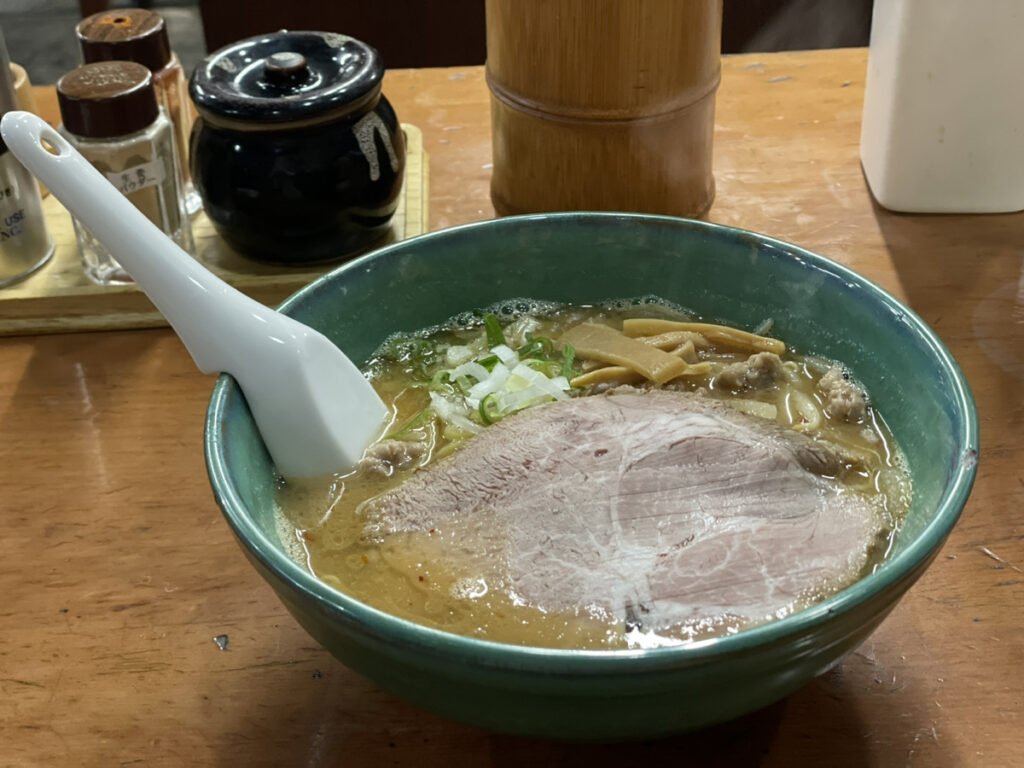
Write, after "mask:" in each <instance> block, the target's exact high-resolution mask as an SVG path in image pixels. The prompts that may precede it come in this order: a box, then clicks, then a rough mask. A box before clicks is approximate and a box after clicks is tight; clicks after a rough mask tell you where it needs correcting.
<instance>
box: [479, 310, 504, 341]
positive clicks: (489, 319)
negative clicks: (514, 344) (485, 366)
mask: <svg viewBox="0 0 1024 768" xmlns="http://www.w3.org/2000/svg"><path fill="white" fill-rule="evenodd" d="M484 330H485V331H486V332H487V346H488V347H496V346H498V345H499V344H504V343H505V334H504V333H503V332H502V330H501V323H500V322H499V321H498V318H497V317H495V316H494V315H492V314H491V313H490V312H484Z"/></svg>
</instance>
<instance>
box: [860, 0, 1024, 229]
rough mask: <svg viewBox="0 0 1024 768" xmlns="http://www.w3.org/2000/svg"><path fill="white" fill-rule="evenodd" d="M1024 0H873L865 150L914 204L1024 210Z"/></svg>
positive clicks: (886, 196) (899, 197) (878, 180)
mask: <svg viewBox="0 0 1024 768" xmlns="http://www.w3.org/2000/svg"><path fill="white" fill-rule="evenodd" d="M1022 28H1024V3H1022V2H1021V1H1020V0H975V2H970V3H968V2H953V0H947V1H946V2H937V0H876V2H875V5H874V14H873V16H872V20H871V48H870V52H869V54H868V70H867V80H866V83H865V89H864V118H863V120H862V122H861V139H860V156H861V162H862V164H863V166H864V176H865V178H866V179H867V182H868V186H869V187H870V188H871V192H872V194H873V195H874V197H875V199H876V200H877V201H878V203H879V204H880V205H882V206H884V207H885V208H888V209H890V210H893V211H900V212H907V213H1008V212H1011V211H1020V210H1024V98H1022V97H1021V95H1020V73H1021V70H1022V69H1024V46H1022V45H1021V44H1020V32H1021V29H1022Z"/></svg>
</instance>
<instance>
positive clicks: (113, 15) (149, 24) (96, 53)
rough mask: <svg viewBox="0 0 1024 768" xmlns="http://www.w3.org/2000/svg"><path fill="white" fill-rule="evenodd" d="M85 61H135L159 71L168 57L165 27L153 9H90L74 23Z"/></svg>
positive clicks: (168, 45) (169, 52)
mask: <svg viewBox="0 0 1024 768" xmlns="http://www.w3.org/2000/svg"><path fill="white" fill-rule="evenodd" d="M75 34H76V35H77V36H78V45H79V47H80V48H81V49H82V58H83V59H84V60H85V62H86V63H91V62H94V61H136V62H138V63H139V64H142V65H143V66H145V67H148V68H149V69H150V70H151V71H153V72H159V71H160V70H161V69H163V68H164V67H166V66H167V64H168V63H169V62H170V60H171V44H170V42H169V41H168V39H167V27H166V25H165V24H164V20H163V17H161V16H160V14H159V13H157V12H156V11H147V10H143V9H142V8H124V9H121V10H113V11H102V12H100V13H94V14H93V15H92V16H88V17H86V18H84V19H82V20H81V21H80V22H78V26H76V27H75Z"/></svg>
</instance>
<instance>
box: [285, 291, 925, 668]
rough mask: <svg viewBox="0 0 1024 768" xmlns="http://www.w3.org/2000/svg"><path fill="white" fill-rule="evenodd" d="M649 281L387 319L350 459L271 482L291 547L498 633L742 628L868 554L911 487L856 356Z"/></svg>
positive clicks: (353, 585) (647, 637) (450, 627)
mask: <svg viewBox="0 0 1024 768" xmlns="http://www.w3.org/2000/svg"><path fill="white" fill-rule="evenodd" d="M770 334H771V323H770V321H768V322H765V323H763V324H762V325H761V326H760V327H758V328H754V329H750V330H745V329H739V328H732V327H729V326H723V325H718V324H714V323H709V322H704V321H702V320H694V319H692V316H690V315H688V314H687V313H686V312H684V311H683V310H681V309H679V308H677V307H673V306H671V305H669V304H667V303H665V302H661V301H660V300H655V299H643V300H631V301H620V302H614V303H610V304H605V305H598V306H568V305H553V304H545V303H539V302H533V301H511V302H506V303H504V304H502V305H499V306H496V307H491V308H490V309H489V310H485V311H480V312H476V313H467V314H465V315H462V316H459V317H456V318H454V319H452V320H451V321H450V322H449V323H446V324H445V325H443V326H438V327H434V328H428V329H423V330H420V331H417V332H414V333H404V334H397V335H395V336H393V337H391V338H389V339H388V340H387V341H386V342H385V343H384V344H383V345H382V346H381V347H380V349H379V350H378V351H377V352H376V354H375V355H374V356H373V357H372V359H371V360H370V361H369V363H368V364H367V366H366V368H365V373H366V375H367V376H368V378H369V379H370V381H371V382H372V383H373V386H374V387H375V389H376V390H377V392H378V394H379V395H380V396H381V398H382V399H383V400H384V401H385V403H387V404H388V406H389V408H390V412H391V418H390V423H389V425H388V427H387V429H386V432H385V434H384V436H383V437H382V439H381V440H380V441H378V442H377V443H376V444H375V445H373V446H371V447H370V448H369V449H368V450H367V452H366V455H365V457H364V458H363V460H362V461H361V462H360V464H359V466H358V468H356V469H355V470H354V471H352V472H350V473H348V474H345V475H339V476H336V477H330V478H324V479H322V480H320V481H314V482H308V483H303V484H296V483H284V482H283V481H282V483H281V484H280V487H279V490H278V496H277V499H278V504H279V513H280V514H279V521H278V522H279V527H280V532H281V538H282V540H283V541H287V542H290V543H291V545H292V551H293V556H294V557H295V558H296V559H297V560H299V561H300V562H302V563H303V564H304V565H305V566H307V567H308V568H309V569H310V570H311V571H312V572H313V573H314V574H315V575H316V576H317V577H319V578H320V579H321V580H323V581H324V582H326V583H327V584H328V585H330V586H332V587H334V588H335V589H337V590H339V591H341V592H344V593H346V594H348V595H351V596H352V597H354V598H356V599H358V600H360V601H362V602H364V603H367V604H368V605H371V606H374V607H376V608H378V609H380V610H382V611H385V612H387V613H390V614H393V615H395V616H399V617H403V618H406V619H409V620H411V621H413V622H416V623H419V624H422V625H425V626H428V627H434V628H437V629H441V630H445V631H449V632H453V633H457V634H463V635H467V636H471V637H476V638H481V639H487V640H493V641H498V642H505V643H514V644H522V645H533V646H543V647H556V648H588V649H618V648H636V647H652V646H660V645H673V644H680V643H687V642H691V641H693V640H695V639H702V638H707V637H714V636H717V635H723V634H731V633H734V632H737V631H739V630H740V629H743V628H744V627H747V626H752V625H755V624H758V623H762V622H765V621H771V620H773V619H777V618H781V617H783V616H785V615H788V614H790V613H793V612H795V611H798V610H801V609H802V608H804V607H806V606H808V605H810V604H813V603H814V602H817V601H820V600H822V599H824V598H826V597H828V596H830V595H832V594H834V593H835V592H836V591H838V590H840V589H842V588H844V587H846V586H848V585H849V584H850V583H852V582H853V581H855V580H856V579H858V578H861V577H863V576H864V575H865V574H867V573H869V572H870V571H871V570H872V569H873V568H876V567H877V566H878V565H879V563H881V562H882V560H883V559H884V557H885V556H886V554H887V552H888V550H889V547H890V545H891V543H892V538H893V536H894V535H895V532H896V531H897V530H898V528H899V525H900V522H901V520H902V519H903V517H904V515H905V514H906V511H907V509H908V507H909V504H910V498H911V486H910V481H909V476H908V474H907V472H906V470H905V467H904V464H903V460H902V457H901V454H900V451H899V449H898V447H897V446H896V444H895V443H894V441H893V438H892V436H891V434H890V433H889V430H888V429H887V428H886V425H885V423H884V421H883V420H882V418H881V416H880V415H879V414H878V413H877V412H876V411H875V409H874V408H873V407H872V406H871V403H870V400H869V398H868V394H867V393H866V392H865V391H864V389H863V388H862V387H861V386H860V385H859V384H858V383H857V382H856V381H855V380H854V379H853V378H852V376H851V373H850V372H849V371H847V370H846V369H845V368H844V367H843V366H842V364H840V363H836V362H833V361H829V360H825V359H821V358H818V357H814V356H811V355H802V354H798V353H796V352H795V351H793V350H791V349H789V348H788V347H787V345H786V344H785V340H784V339H777V338H774V337H772V336H771V335H770Z"/></svg>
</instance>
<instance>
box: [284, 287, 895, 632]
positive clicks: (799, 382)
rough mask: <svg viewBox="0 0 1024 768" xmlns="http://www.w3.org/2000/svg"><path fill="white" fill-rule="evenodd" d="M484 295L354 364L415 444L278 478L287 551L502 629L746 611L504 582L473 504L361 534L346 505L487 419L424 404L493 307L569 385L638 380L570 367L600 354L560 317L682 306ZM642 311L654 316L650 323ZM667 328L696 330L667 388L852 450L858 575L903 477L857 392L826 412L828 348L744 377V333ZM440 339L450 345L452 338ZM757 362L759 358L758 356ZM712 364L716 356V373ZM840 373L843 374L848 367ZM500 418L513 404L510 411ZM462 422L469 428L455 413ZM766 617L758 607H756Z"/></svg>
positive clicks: (707, 628) (733, 625) (482, 345)
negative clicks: (570, 593)
mask: <svg viewBox="0 0 1024 768" xmlns="http://www.w3.org/2000/svg"><path fill="white" fill-rule="evenodd" d="M493 310H494V312H495V314H494V315H492V316H490V319H491V323H492V326H491V327H490V328H488V327H486V326H485V325H484V324H482V323H481V320H480V318H479V316H477V315H465V316H461V317H458V318H455V319H454V320H453V321H452V322H451V323H449V324H448V325H446V326H443V327H437V328H432V329H427V330H425V331H422V332H420V333H416V334H407V335H400V336H395V337H392V338H391V339H389V340H388V341H387V342H386V343H385V344H384V345H383V346H382V347H381V349H380V350H378V353H377V354H376V355H375V356H374V357H373V358H372V359H371V361H370V362H369V364H368V365H367V367H366V369H365V371H366V373H367V376H368V377H369V379H370V381H371V382H372V384H373V386H374V388H375V389H376V391H377V392H378V394H379V395H380V397H381V398H382V399H383V400H384V402H385V403H387V404H388V406H389V408H390V410H391V421H390V426H389V428H388V430H387V432H386V434H385V437H386V438H388V439H394V440H398V441H401V442H403V443H410V444H412V445H414V446H415V456H414V458H413V459H412V460H411V462H407V463H408V464H409V465H408V466H402V465H399V466H396V467H394V468H391V469H388V470H386V471H384V472H381V471H379V470H380V467H379V466H378V467H377V468H376V470H377V471H371V469H370V468H368V467H367V466H363V465H361V467H360V468H359V469H357V470H356V471H354V472H351V473H349V474H347V475H340V476H336V477H330V478H324V479H321V480H319V481H313V482H308V483H303V484H296V483H287V484H286V483H284V482H283V481H282V482H281V484H280V487H279V489H278V494H277V502H278V508H279V516H278V524H279V529H280V533H281V538H282V540H283V541H285V542H288V543H289V544H290V545H291V549H292V554H293V556H294V557H295V558H296V559H297V560H299V561H300V562H301V563H303V564H304V565H305V566H306V567H308V568H309V570H310V571H312V573H314V574H315V575H316V576H317V577H319V578H320V579H321V580H322V581H324V582H325V583H326V584H328V585H330V586H331V587H333V588H335V589H337V590H338V591H341V592H344V593H345V594H348V595H350V596H352V597H354V598H356V599H358V600H360V601H361V602H364V603H366V604H368V605H371V606H373V607H375V608H378V609H380V610H382V611H384V612H386V613H389V614H393V615H395V616H399V617H402V618H406V619H409V620H411V621H413V622H416V623H418V624H422V625H425V626H428V627H434V628H437V629H441V630H445V631H448V632H453V633H457V634H461V635H467V636H471V637H476V638H482V639H487V640H494V641H499V642H505V643H513V644H521V645H532V646H542V647H553V648H587V649H616V648H629V647H649V646H652V645H669V644H677V643H685V642H689V641H693V640H695V639H701V638H705V637H713V636H717V635H723V634H730V633H733V632H736V631H738V630H739V629H741V628H743V627H744V626H747V625H749V624H750V623H751V622H750V621H747V620H743V621H740V620H736V619H735V618H734V617H730V616H729V615H728V614H727V613H725V614H723V615H722V616H721V617H719V618H718V619H716V620H714V621H704V622H701V623H699V624H698V625H679V626H673V627H668V628H660V629H658V630H657V631H656V632H654V633H651V632H644V633H640V632H637V631H635V627H631V626H629V625H628V622H627V623H625V624H624V623H623V622H622V621H621V620H619V619H616V618H614V617H611V616H609V615H608V614H607V612H605V611H602V610H599V609H597V608H595V607H594V606H587V605H581V606H578V607H577V608H575V609H573V610H571V611H546V610H543V609H541V608H539V607H537V606H535V605H532V604H530V602H529V601H527V600H524V599H523V598H522V597H521V596H519V595H518V594H517V593H516V591H515V589H514V588H513V587H512V586H511V583H510V581H509V580H508V578H507V577H506V575H505V574H504V573H503V570H502V555H501V553H502V544H501V541H500V540H497V539H496V534H495V533H494V531H496V530H497V528H496V527H495V526H494V524H493V520H491V519H490V518H489V517H488V516H487V515H486V514H482V515H481V516H479V517H475V518H466V519H460V520H458V521H456V522H454V523H452V524H450V525H446V526H444V527H439V528H438V529H436V530H435V529H431V530H430V531H428V532H426V533H425V534H423V535H418V534H411V533H407V534H402V535H393V536H387V537H375V536H373V535H370V534H369V533H368V530H367V520H366V519H365V517H364V515H363V514H362V512H361V509H360V505H361V504H363V502H365V501H367V500H369V499H373V498H375V497H377V496H379V495H380V494H382V493H385V492H387V491H388V490H389V489H391V488H394V487H395V486H397V485H398V484H400V483H402V482H403V480H405V479H406V478H407V477H409V476H410V474H411V473H413V472H417V471H421V470H422V469H423V468H424V467H426V466H428V465H430V464H432V463H433V462H438V461H443V460H444V457H445V456H446V455H448V454H450V453H453V452H455V451H472V450H473V447H472V439H473V431H474V430H476V431H479V430H483V429H487V421H488V420H489V419H488V418H486V416H487V413H486V411H487V408H488V407H489V406H487V403H484V402H483V401H481V406H480V408H478V410H479V414H480V416H483V417H484V418H479V417H478V414H477V413H476V412H471V413H470V416H471V417H472V418H470V419H469V420H470V421H472V422H473V424H472V425H470V424H464V426H466V427H467V429H463V428H460V427H459V426H458V425H453V423H452V422H451V419H453V418H456V417H455V416H451V415H450V414H449V418H448V419H443V418H441V416H439V415H438V409H439V408H440V410H441V411H445V409H446V408H447V407H448V406H446V405H444V402H443V401H441V399H440V398H439V397H438V391H439V390H440V391H442V393H443V391H445V390H446V388H447V390H448V391H449V393H450V391H452V390H454V391H456V394H457V393H458V390H457V388H456V387H455V385H454V384H453V382H452V381H451V380H450V377H448V374H447V373H446V371H452V370H456V371H457V370H458V365H457V363H458V360H459V359H460V357H464V356H465V355H466V354H471V353H472V354H476V359H478V360H483V361H484V363H485V364H486V363H487V360H488V357H483V358H482V357H480V356H481V355H486V354H487V352H488V349H489V348H490V347H491V346H493V344H492V343H491V342H494V341H496V340H497V339H496V337H495V335H494V334H495V328H494V327H493V320H494V318H495V317H496V318H497V320H498V321H499V322H500V325H501V328H500V334H501V338H502V340H503V341H504V342H506V344H507V347H508V348H510V349H518V350H520V351H522V352H523V353H524V354H530V353H528V352H526V351H525V350H528V349H530V350H533V351H534V352H535V353H536V357H535V358H533V359H531V360H527V362H530V363H531V364H532V366H533V367H534V368H536V369H537V370H546V371H547V373H548V374H551V375H552V380H555V379H557V377H555V376H554V374H556V373H559V372H562V373H566V374H569V375H568V376H567V377H566V379H571V380H572V381H573V382H574V383H576V382H578V383H580V384H581V385H580V386H576V387H572V388H571V389H568V390H567V392H566V394H567V395H568V396H569V397H587V396H599V395H600V394H601V392H603V391H604V390H607V389H609V388H614V387H616V386H618V385H620V384H630V385H632V386H638V387H640V388H643V387H646V386H650V384H649V382H648V383H645V382H637V381H636V380H635V379H636V375H635V374H633V373H632V372H629V373H628V374H624V375H622V376H621V379H622V380H621V381H620V380H617V379H616V378H615V376H614V375H609V377H608V380H607V381H602V382H599V383H596V384H591V383H588V382H589V381H590V379H587V378H581V377H585V376H586V375H587V374H593V372H594V371H600V370H606V369H609V368H612V366H610V365H608V364H605V363H601V362H596V361H594V360H587V359H584V358H583V356H579V357H573V356H572V355H571V354H570V353H569V352H568V351H567V350H566V349H565V348H564V345H559V344H558V342H557V340H558V339H559V338H560V337H562V336H563V334H566V332H567V331H569V330H570V329H572V328H575V327H579V326H581V324H584V323H589V324H594V325H603V326H609V327H611V328H613V329H616V330H621V329H622V328H623V325H624V321H631V320H632V321H635V320H636V319H640V318H648V319H656V320H668V321H677V320H685V319H686V318H687V315H686V313H684V312H683V311H681V310H679V309H678V308H675V307H672V306H670V305H667V304H664V303H661V302H659V301H653V300H643V301H635V302H618V303H615V304H611V305H603V306H556V305H549V304H538V303H535V302H512V303H510V304H506V305H503V306H498V307H496V308H493ZM634 324H635V323H634ZM627 325H629V323H627ZM653 325H654V326H655V330H656V326H657V324H656V323H655V324H653ZM760 330H762V332H764V329H760ZM684 333H686V332H684ZM713 335H714V334H711V336H713ZM666 338H667V337H666ZM681 339H682V341H681V343H680V344H679V345H678V346H679V347H683V346H684V345H685V344H686V340H693V339H696V340H697V341H698V344H692V345H691V346H692V349H691V348H690V347H686V348H685V349H682V350H681V351H679V350H677V352H678V354H680V355H681V356H683V357H685V358H688V361H689V362H688V365H689V366H690V368H689V374H688V375H685V376H680V377H678V378H676V379H674V380H672V381H670V382H669V383H668V384H667V385H666V386H667V387H668V388H672V389H683V390H687V391H691V392H694V393H698V394H699V395H700V396H703V397H708V398H711V399H714V400H716V401H720V402H723V403H726V404H728V405H730V406H733V407H735V408H737V409H738V410H741V411H743V412H745V413H747V414H751V415H752V417H753V418H761V419H768V420H774V421H776V422H778V423H779V424H780V425H782V426H784V427H787V428H792V429H796V430H798V431H802V432H804V433H805V434H807V435H809V436H810V437H813V438H814V439H817V440H821V441H823V442H825V443H827V444H830V445H835V446H839V447H840V448H841V449H842V450H843V452H844V455H849V456H854V457H856V463H855V465H853V466H851V467H849V468H848V471H845V472H844V473H843V476H842V478H841V480H842V483H843V484H844V486H845V487H846V489H847V490H848V491H849V493H853V494H862V495H864V496H866V497H870V499H871V502H872V508H873V509H875V510H877V512H878V514H879V515H881V516H882V519H883V528H884V532H885V535H884V538H883V540H881V541H879V542H878V544H877V545H876V546H874V547H873V548H872V550H871V552H870V554H869V556H868V560H867V564H866V566H865V567H864V569H863V570H862V573H861V574H860V575H861V576H863V575H865V574H866V573H869V572H870V571H871V570H872V569H874V568H876V567H878V565H879V564H880V563H881V562H882V560H883V559H884V557H885V556H886V554H887V552H888V549H889V547H890V545H891V542H892V537H893V535H894V534H895V532H896V531H897V529H898V528H899V525H900V522H901V520H902V519H903V517H904V515H905V513H906V511H907V508H908V506H909V503H910V497H911V491H910V481H909V477H908V474H907V472H906V470H905V468H904V464H903V461H902V458H901V454H900V452H899V449H898V447H897V446H896V444H895V443H894V441H893V439H892V436H891V434H890V433H889V431H888V429H887V428H886V426H885V423H884V422H883V421H882V419H881V417H880V416H879V414H878V413H876V412H875V411H874V410H873V409H872V408H871V407H870V405H868V407H867V408H866V409H864V411H863V415H862V416H861V417H859V418H851V419H850V420H846V419H844V418H837V417H835V416H834V415H830V414H829V402H828V396H827V394H826V393H825V392H823V388H822V380H823V378H824V377H826V376H830V377H832V378H833V379H835V378H836V376H837V373H838V372H839V371H840V370H841V369H840V368H837V367H836V366H834V365H833V363H831V362H830V361H826V360H823V359H820V358H815V357H811V356H802V355H799V354H794V353H793V352H792V351H791V350H787V351H786V352H785V353H784V354H782V355H781V356H780V360H781V363H782V368H781V369H779V368H777V369H776V371H775V374H776V375H777V376H778V380H777V381H775V382H774V383H771V384H770V385H767V386H765V385H763V382H761V383H758V381H757V377H758V375H759V374H758V373H757V372H754V373H751V374H748V377H749V378H750V381H751V382H752V383H751V384H750V385H746V384H745V383H744V382H745V381H746V379H743V377H742V375H741V376H740V377H739V378H740V383H739V384H737V382H736V376H735V375H734V374H735V373H736V371H737V370H739V371H740V373H741V374H742V373H743V369H742V367H740V368H736V366H737V365H741V366H742V365H745V364H747V363H748V361H751V360H752V359H753V358H752V356H751V355H752V350H751V349H750V348H737V346H736V345H735V344H734V343H716V342H715V341H714V340H712V339H711V338H709V337H708V336H699V335H698V336H693V337H682V336H678V337H676V338H675V340H676V341H679V340H681ZM538 340H539V341H538ZM552 340H554V341H552ZM669 341H672V339H669ZM700 342H703V343H700ZM666 343H668V342H666ZM450 350H457V354H454V355H453V354H452V353H451V352H450ZM489 357H493V356H489ZM524 359H525V358H524ZM766 359H769V358H766ZM769 362H772V364H774V362H773V361H772V360H771V359H769ZM453 365H455V367H454V368H453ZM462 365H463V367H466V364H465V363H463V364H462ZM545 366H546V368H545ZM730 366H733V368H731V369H730ZM727 371H731V378H730V375H727ZM612 374H614V371H613V372H612ZM601 375H605V374H601ZM842 376H843V380H844V381H846V380H847V379H848V378H849V377H848V374H845V373H843V374H842ZM591 378H593V377H591ZM598 378H600V376H599V377H598ZM727 384H728V385H727ZM850 386H851V387H853V386H855V385H854V384H853V383H852V382H850ZM847 389H849V387H848V388H847ZM432 392H433V395H432ZM486 399H487V398H486V397H485V398H484V400H486ZM442 406H443V407H442ZM539 407H543V406H542V405H541V406H539ZM855 415H856V414H855ZM461 418H462V419H463V420H465V419H466V418H468V417H465V416H463V417H461ZM502 418H515V414H514V413H512V414H509V415H504V416H502ZM470 426H472V429H468V427H470ZM364 464H365V462H364ZM845 586H847V584H845V583H839V584H837V583H825V584H815V585H808V590H807V592H806V594H805V595H804V596H803V597H802V598H801V599H800V600H799V601H797V602H796V603H794V605H793V606H791V608H790V609H788V610H789V611H790V612H791V611H795V610H799V609H801V608H803V607H805V606H807V605H809V604H812V603H814V602H817V601H820V600H821V599H824V598H825V597H828V596H829V595H831V594H833V593H834V592H835V591H837V590H838V589H841V588H843V587H845ZM771 618H773V617H769V616H766V617H764V620H770V619H771Z"/></svg>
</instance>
